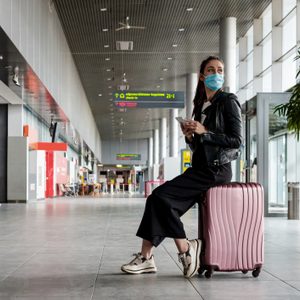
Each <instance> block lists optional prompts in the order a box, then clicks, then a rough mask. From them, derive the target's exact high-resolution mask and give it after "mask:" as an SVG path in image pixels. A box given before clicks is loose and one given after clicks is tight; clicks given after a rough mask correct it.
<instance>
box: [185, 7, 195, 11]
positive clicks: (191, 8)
mask: <svg viewBox="0 0 300 300" xmlns="http://www.w3.org/2000/svg"><path fill="white" fill-rule="evenodd" d="M193 9H194V8H193V7H188V8H187V9H186V11H193Z"/></svg>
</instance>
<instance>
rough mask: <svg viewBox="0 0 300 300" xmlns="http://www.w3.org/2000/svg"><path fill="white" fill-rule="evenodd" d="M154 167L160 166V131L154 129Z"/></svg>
mask: <svg viewBox="0 0 300 300" xmlns="http://www.w3.org/2000/svg"><path fill="white" fill-rule="evenodd" d="M153 148H154V161H153V162H154V165H158V164H159V133H158V129H154V147H153Z"/></svg>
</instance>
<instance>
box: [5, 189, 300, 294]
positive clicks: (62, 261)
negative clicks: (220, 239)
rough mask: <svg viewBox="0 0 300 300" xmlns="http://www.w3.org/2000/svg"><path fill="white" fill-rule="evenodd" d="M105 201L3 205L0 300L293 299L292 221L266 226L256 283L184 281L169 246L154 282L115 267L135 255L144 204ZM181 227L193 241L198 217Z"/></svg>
mask: <svg viewBox="0 0 300 300" xmlns="http://www.w3.org/2000/svg"><path fill="white" fill-rule="evenodd" d="M124 195H125V194H124ZM104 197H105V198H104ZM104 197H103V196H102V197H100V198H87V197H84V198H80V197H78V198H57V199H47V200H45V201H37V202H33V203H30V204H27V205H25V204H10V205H8V204H2V205H1V206H0V228H1V234H0V299H22V300H24V299H31V300H32V299H33V300H37V299H39V300H40V299H43V300H47V299H53V300H54V299H56V300H58V299H78V300H83V299H105V300H106V299H130V300H134V299H163V300H168V299H172V300H174V299H184V300H189V299H205V300H213V299H216V300H217V299H218V300H219V299H223V300H227V299H228V300H229V299H243V300H247V299H255V300H259V299H263V300H265V299H270V300H271V299H272V300H274V299H280V300H282V299H300V222H299V221H287V220H284V219H272V218H269V219H266V220H265V231H266V232H265V266H264V269H263V272H262V273H261V275H260V277H258V278H252V277H251V274H250V273H248V274H247V275H243V274H242V273H240V272H237V273H215V274H214V276H213V278H212V279H206V278H204V277H199V276H195V277H194V278H192V279H191V280H187V279H185V278H183V277H182V275H181V271H180V266H179V263H178V262H177V255H176V248H175V246H174V244H173V241H172V240H165V241H164V242H163V244H162V246H160V247H158V248H157V249H156V250H155V260H156V264H157V267H158V273H157V274H150V275H126V274H123V273H121V271H120V266H121V264H123V263H125V262H128V261H129V259H130V256H131V254H132V253H134V252H137V251H138V250H139V244H140V240H139V239H138V238H137V237H135V232H136V229H137V226H138V224H139V221H140V218H141V215H142V213H143V209H144V203H145V200H144V199H143V198H136V197H135V196H131V197H128V196H122V197H120V196H119V198H117V197H116V196H114V197H110V196H109V195H105V196H104ZM183 222H184V224H185V228H186V231H187V234H188V236H189V237H190V238H193V237H196V224H197V210H196V209H191V210H190V211H189V212H188V213H187V214H186V215H185V216H184V217H183Z"/></svg>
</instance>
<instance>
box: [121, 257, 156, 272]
mask: <svg viewBox="0 0 300 300" xmlns="http://www.w3.org/2000/svg"><path fill="white" fill-rule="evenodd" d="M133 255H134V256H135V258H134V259H133V260H132V261H131V262H129V263H128V264H125V265H123V266H122V267H121V270H122V271H123V272H125V273H130V274H143V273H156V271H157V268H156V266H155V262H154V257H153V255H152V256H151V257H150V258H149V259H146V258H145V257H144V256H143V255H142V254H141V253H135V254H133Z"/></svg>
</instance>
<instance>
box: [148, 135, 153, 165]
mask: <svg viewBox="0 0 300 300" xmlns="http://www.w3.org/2000/svg"><path fill="white" fill-rule="evenodd" d="M152 165H153V137H152V136H151V137H149V139H148V168H150V167H152Z"/></svg>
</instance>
